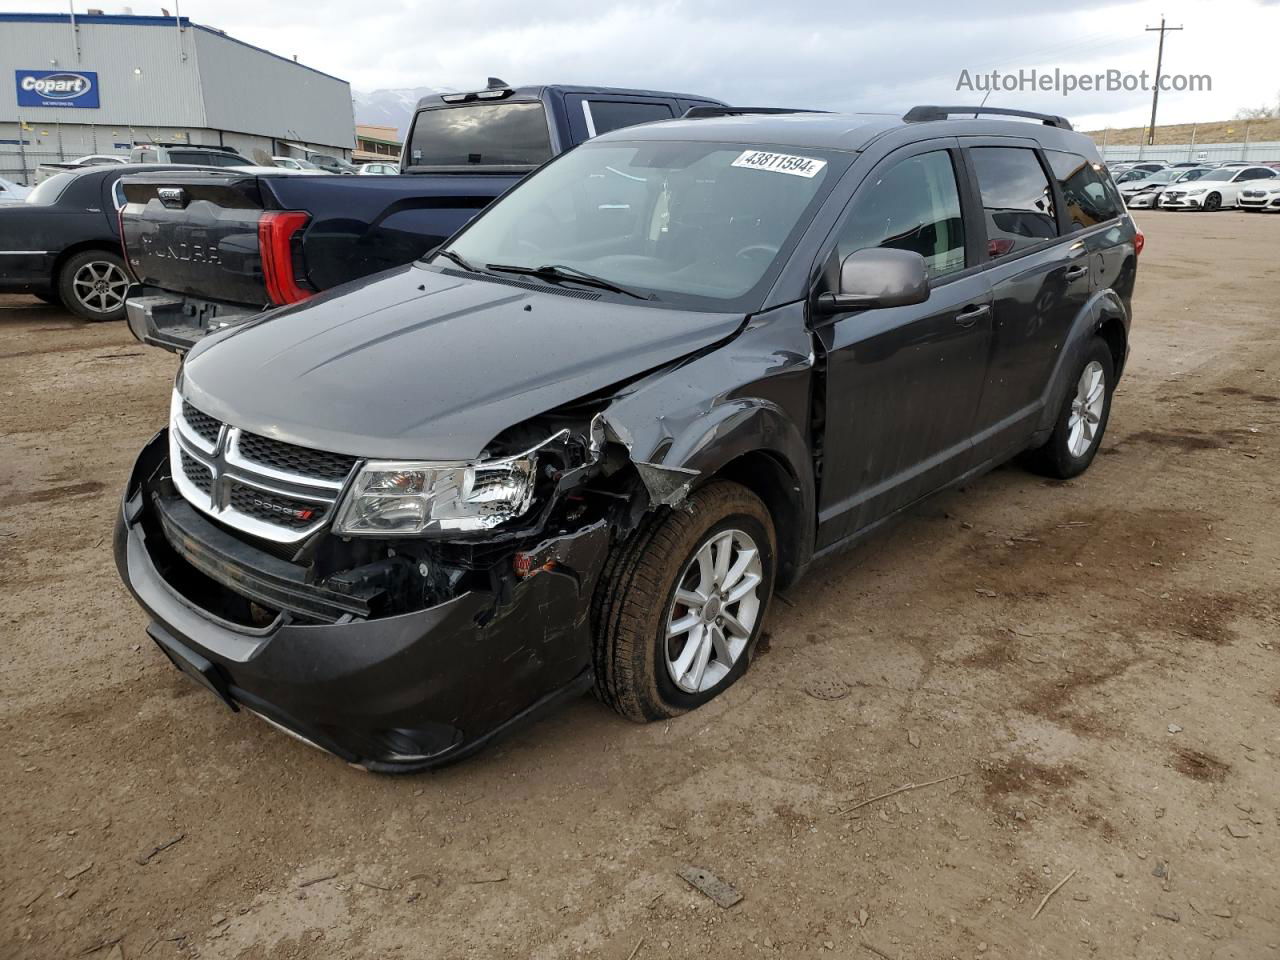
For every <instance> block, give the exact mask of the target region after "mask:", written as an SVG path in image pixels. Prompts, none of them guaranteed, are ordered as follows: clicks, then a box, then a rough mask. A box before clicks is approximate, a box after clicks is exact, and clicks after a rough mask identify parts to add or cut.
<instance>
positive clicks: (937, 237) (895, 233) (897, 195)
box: [836, 150, 964, 278]
mask: <svg viewBox="0 0 1280 960" xmlns="http://www.w3.org/2000/svg"><path fill="white" fill-rule="evenodd" d="M867 247H892V248H894V249H897V250H911V251H914V252H915V253H918V254H920V255H921V256H922V257H924V259H925V263H926V265H927V266H928V269H929V276H930V277H931V278H932V277H940V276H943V275H944V274H948V273H953V272H955V271H956V270H963V269H964V221H963V220H962V219H961V217H960V193H959V191H958V190H957V188H956V174H955V168H954V167H953V166H952V164H951V155H950V154H949V153H947V151H945V150H938V151H935V152H933V153H923V154H920V155H919V156H915V157H909V158H907V159H906V160H902V161H900V162H899V163H896V164H894V165H893V166H891V167H889V168H888V169H886V170H884V171H883V172H876V173H873V174H872V175H871V177H870V178H869V179H868V180H867V182H865V183H863V184H862V186H860V187H859V188H858V192H857V194H856V195H855V196H854V198H853V205H852V206H851V207H850V210H849V219H848V220H847V221H846V222H845V225H844V226H843V227H842V228H841V231H840V239H839V241H838V242H837V247H836V249H837V252H838V256H839V258H840V260H844V258H845V257H847V256H848V255H849V254H851V253H853V252H854V251H855V250H863V249H865V248H867Z"/></svg>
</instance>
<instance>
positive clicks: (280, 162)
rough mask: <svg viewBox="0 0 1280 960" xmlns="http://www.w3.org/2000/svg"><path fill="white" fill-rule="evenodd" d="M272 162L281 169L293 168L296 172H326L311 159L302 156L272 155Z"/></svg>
mask: <svg viewBox="0 0 1280 960" xmlns="http://www.w3.org/2000/svg"><path fill="white" fill-rule="evenodd" d="M271 162H272V163H273V164H275V165H276V166H277V167H279V168H280V169H281V170H292V171H294V172H295V173H326V172H327V171H324V170H321V169H320V168H319V167H317V166H316V165H315V164H314V163H312V162H311V161H310V160H303V159H302V158H301V157H272V158H271Z"/></svg>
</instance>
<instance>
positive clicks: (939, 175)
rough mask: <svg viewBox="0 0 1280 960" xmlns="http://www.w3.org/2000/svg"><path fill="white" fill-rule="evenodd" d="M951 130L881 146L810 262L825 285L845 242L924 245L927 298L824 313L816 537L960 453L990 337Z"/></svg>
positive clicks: (876, 506)
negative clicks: (899, 146) (886, 151)
mask: <svg viewBox="0 0 1280 960" xmlns="http://www.w3.org/2000/svg"><path fill="white" fill-rule="evenodd" d="M964 183H965V177H964V168H963V159H962V157H961V154H960V151H959V149H958V144H957V143H956V141H955V140H951V139H946V140H932V141H926V142H924V143H920V144H916V145H914V146H912V147H908V148H906V149H904V150H900V151H897V152H895V153H893V154H890V155H889V156H888V157H887V158H885V159H884V160H883V161H881V162H880V164H879V165H878V166H877V167H876V168H875V169H874V170H872V171H871V173H870V174H869V175H868V176H867V178H866V179H865V180H863V182H862V183H861V185H860V186H859V188H858V190H857V192H856V193H855V194H854V196H853V199H852V201H851V202H850V204H849V207H848V209H847V210H846V211H845V213H844V215H843V217H842V220H841V222H840V224H839V226H837V228H836V230H835V231H834V232H833V234H832V237H831V238H829V239H828V242H827V245H826V246H825V248H824V250H823V252H822V254H821V259H820V261H819V262H820V263H822V264H824V280H823V281H822V283H823V286H824V289H828V290H830V289H834V284H835V282H836V278H837V277H838V276H839V266H838V265H839V263H840V261H841V260H842V259H843V258H844V257H846V256H848V255H849V254H850V253H852V252H854V251H855V250H859V249H864V248H866V247H895V248H898V249H905V250H914V251H916V252H918V253H920V254H921V255H922V256H924V257H925V261H926V263H927V264H928V270H929V276H930V281H931V282H930V294H929V299H928V300H927V301H926V302H925V303H922V304H917V305H914V306H906V307H891V308H886V309H877V310H858V311H851V312H849V313H845V314H839V315H837V316H834V317H827V318H822V320H821V322H820V323H818V324H817V329H816V330H815V333H816V335H817V337H818V338H819V341H820V342H821V344H822V347H823V353H824V359H825V364H826V377H825V403H824V410H823V420H824V424H825V428H824V431H823V440H822V451H821V480H820V490H819V530H818V546H819V548H821V547H825V546H828V545H831V544H834V543H836V542H838V541H839V540H842V539H844V538H845V537H847V536H849V535H851V534H854V533H856V532H858V531H859V530H861V529H863V528H865V527H867V526H869V525H870V524H872V523H874V522H875V521H876V520H879V519H881V518H882V517H884V516H886V515H888V514H890V513H892V512H894V511H895V510H897V509H899V508H901V507H904V506H906V505H907V504H909V503H911V502H912V501H914V500H916V499H919V498H920V497H922V496H925V495H926V494H928V493H930V492H932V491H933V490H936V489H937V488H939V487H940V486H943V485H945V484H946V483H947V482H948V481H949V480H951V479H953V478H954V477H955V476H957V475H958V474H960V473H962V472H963V471H964V470H965V469H966V467H967V466H968V464H969V460H970V450H971V444H970V434H971V433H972V430H973V421H974V415H975V413H976V412H977V407H978V400H979V397H980V395H981V393H982V382H983V375H984V373H985V367H986V362H987V353H988V347H989V344H990V339H991V292H990V288H989V286H988V283H987V278H986V275H985V274H984V273H983V272H982V271H981V269H980V268H979V267H978V266H976V264H975V260H976V250H975V249H974V248H973V246H972V244H971V242H970V238H969V236H968V224H967V223H966V220H969V219H970V218H971V214H970V217H966V216H962V210H963V209H964V208H965V207H966V206H968V207H971V206H972V200H971V199H969V198H966V199H964V200H963V202H962V198H963V197H964V196H965V194H964V189H963V184H964Z"/></svg>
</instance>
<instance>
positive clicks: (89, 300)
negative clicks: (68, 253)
mask: <svg viewBox="0 0 1280 960" xmlns="http://www.w3.org/2000/svg"><path fill="white" fill-rule="evenodd" d="M128 289H129V275H128V274H127V273H125V269H124V260H123V259H121V257H120V255H119V254H118V253H111V252H109V251H107V250H84V251H82V252H80V253H77V254H75V255H74V256H72V257H70V258H69V259H68V260H67V262H66V263H64V264H63V265H62V270H61V271H60V272H59V274H58V296H59V298H60V299H61V300H62V302H63V303H64V304H65V305H66V307H67V309H68V310H70V311H71V312H72V313H74V314H75V315H76V316H78V317H81V318H83V319H85V320H89V321H92V322H97V321H100V320H119V319H121V318H122V317H123V316H124V296H125V291H127V290H128Z"/></svg>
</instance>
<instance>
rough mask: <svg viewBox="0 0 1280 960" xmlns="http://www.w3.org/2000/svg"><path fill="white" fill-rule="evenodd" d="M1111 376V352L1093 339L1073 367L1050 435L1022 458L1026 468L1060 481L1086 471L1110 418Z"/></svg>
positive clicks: (1112, 374)
mask: <svg viewBox="0 0 1280 960" xmlns="http://www.w3.org/2000/svg"><path fill="white" fill-rule="evenodd" d="M1114 376H1115V374H1114V363H1113V361H1112V359H1111V348H1110V347H1108V346H1107V344H1106V342H1105V341H1104V340H1103V339H1102V338H1101V337H1094V338H1093V341H1092V342H1091V343H1090V344H1089V349H1088V351H1087V352H1086V353H1085V356H1084V359H1083V360H1081V361H1080V363H1079V365H1078V366H1077V367H1076V371H1075V379H1074V380H1073V381H1072V383H1073V384H1074V386H1073V387H1072V388H1071V389H1070V390H1068V391H1067V395H1066V397H1065V398H1064V399H1063V401H1062V408H1061V410H1060V411H1059V412H1058V420H1057V422H1056V423H1055V424H1054V428H1053V433H1051V434H1050V435H1049V439H1048V441H1046V442H1045V444H1044V445H1043V446H1042V447H1039V448H1037V449H1035V450H1032V451H1030V452H1028V454H1027V455H1026V463H1027V466H1028V467H1030V468H1031V469H1032V470H1035V471H1036V472H1037V473H1042V474H1044V475H1045V476H1050V477H1057V478H1058V479H1060V480H1066V479H1069V478H1071V477H1076V476H1079V475H1080V474H1082V473H1084V472H1085V471H1086V470H1088V469H1089V464H1091V463H1093V458H1094V457H1095V456H1097V453H1098V447H1099V445H1100V444H1101V443H1102V435H1103V433H1104V432H1105V431H1106V429H1107V420H1108V418H1110V416H1111V394H1112V392H1113V391H1114V390H1115V382H1114Z"/></svg>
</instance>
